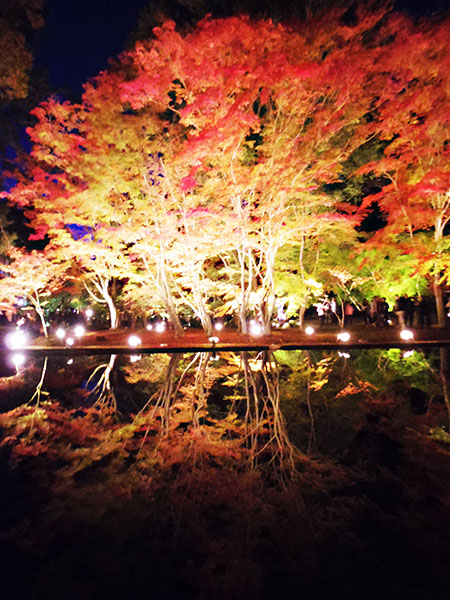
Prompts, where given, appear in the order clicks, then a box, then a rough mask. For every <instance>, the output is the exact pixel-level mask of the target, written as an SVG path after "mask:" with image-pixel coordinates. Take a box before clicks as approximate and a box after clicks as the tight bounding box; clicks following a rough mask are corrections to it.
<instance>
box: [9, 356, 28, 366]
mask: <svg viewBox="0 0 450 600" xmlns="http://www.w3.org/2000/svg"><path fill="white" fill-rule="evenodd" d="M11 360H12V362H13V365H14V366H15V367H16V369H19V368H20V367H21V366H22V365H23V364H24V362H25V355H24V354H13V355H12V357H11Z"/></svg>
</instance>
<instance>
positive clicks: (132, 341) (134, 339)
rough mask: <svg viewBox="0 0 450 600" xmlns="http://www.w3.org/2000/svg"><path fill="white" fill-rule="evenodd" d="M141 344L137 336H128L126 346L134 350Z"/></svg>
mask: <svg viewBox="0 0 450 600" xmlns="http://www.w3.org/2000/svg"><path fill="white" fill-rule="evenodd" d="M141 344H142V340H141V338H140V337H139V336H138V335H130V337H129V338H128V345H129V346H131V347H132V348H136V347H137V346H140V345H141Z"/></svg>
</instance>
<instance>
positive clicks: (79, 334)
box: [73, 325, 85, 338]
mask: <svg viewBox="0 0 450 600" xmlns="http://www.w3.org/2000/svg"><path fill="white" fill-rule="evenodd" d="M73 333H74V335H75V337H77V338H80V337H83V335H84V333H85V329H84V327H83V325H76V326H75V328H74V330H73Z"/></svg>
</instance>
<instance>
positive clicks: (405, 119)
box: [360, 16, 450, 325]
mask: <svg viewBox="0 0 450 600" xmlns="http://www.w3.org/2000/svg"><path fill="white" fill-rule="evenodd" d="M394 25H395V27H394ZM392 35H393V36H394V37H395V43H393V44H392V45H391V46H390V47H389V48H387V49H386V54H385V56H384V59H383V64H384V78H383V89H384V90H388V91H389V97H388V98H386V100H385V102H384V103H383V104H380V106H379V109H378V111H377V114H376V122H375V123H374V124H373V127H374V128H377V129H378V131H379V133H378V135H379V136H380V139H384V140H386V141H388V142H389V143H388V144H387V145H386V147H385V149H384V156H383V158H382V159H380V160H377V161H374V162H371V163H369V164H368V165H366V166H365V167H363V168H362V169H360V172H368V171H374V172H376V173H377V174H382V175H383V176H384V178H385V180H386V182H387V185H385V186H383V187H382V188H381V190H380V191H379V192H378V193H376V194H375V195H371V196H369V197H368V198H367V199H366V200H365V202H364V203H363V209H366V208H367V207H368V206H369V205H370V204H371V203H372V202H373V201H376V202H377V203H378V205H379V206H380V208H381V210H382V211H383V213H384V216H385V218H386V219H387V221H388V223H387V225H386V226H385V227H384V228H382V229H381V230H380V231H378V232H377V233H376V234H375V235H374V236H373V239H372V240H371V243H372V245H374V246H375V247H377V246H378V247H379V248H380V249H381V252H383V246H384V247H386V246H389V245H390V246H395V247H396V248H397V250H398V252H399V253H405V254H411V255H412V257H413V258H414V259H415V262H416V272H417V273H421V274H430V275H432V279H433V288H434V293H435V298H436V308H437V315H438V323H439V325H444V322H445V321H444V307H443V297H442V288H441V282H442V280H443V279H448V276H449V273H450V272H449V270H448V266H447V263H448V259H446V257H447V255H448V244H447V242H446V239H445V238H446V228H447V226H448V224H449V222H450V169H449V156H450V154H449V143H448V140H449V139H450V114H449V111H448V105H449V101H450V87H449V76H450V52H449V50H448V38H449V35H450V23H449V22H448V20H443V21H441V22H429V23H426V22H423V23H421V25H420V27H417V26H416V25H415V24H414V23H413V22H412V21H410V20H409V19H408V18H406V17H400V16H397V17H396V22H395V23H394V24H393V26H392ZM380 83H381V79H380Z"/></svg>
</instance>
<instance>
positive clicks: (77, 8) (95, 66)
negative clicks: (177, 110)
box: [35, 0, 450, 94]
mask: <svg viewBox="0 0 450 600" xmlns="http://www.w3.org/2000/svg"><path fill="white" fill-rule="evenodd" d="M150 5H151V0H46V6H47V10H46V13H45V25H44V27H43V28H42V30H41V31H40V32H39V34H38V38H37V47H36V51H35V65H36V66H37V67H39V68H44V69H48V71H49V83H50V85H51V86H52V87H54V88H60V87H70V88H72V90H73V91H74V92H75V93H76V94H78V93H80V92H81V86H82V84H83V83H85V82H86V81H87V80H88V79H89V78H90V77H93V76H95V75H97V74H98V73H99V72H100V71H101V70H102V69H105V68H106V67H107V64H108V59H109V58H113V57H115V56H117V55H118V54H119V53H120V52H121V51H122V50H123V49H124V47H125V44H126V42H127V39H128V37H129V35H130V33H131V32H132V31H133V29H135V27H136V24H137V20H138V17H139V14H140V12H141V10H142V9H143V8H145V7H147V6H150ZM395 5H396V6H397V7H399V8H400V7H401V8H403V9H408V10H409V12H412V13H414V14H416V15H420V14H424V13H426V12H434V11H436V10H437V11H441V10H445V9H448V8H449V7H450V0H395Z"/></svg>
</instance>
